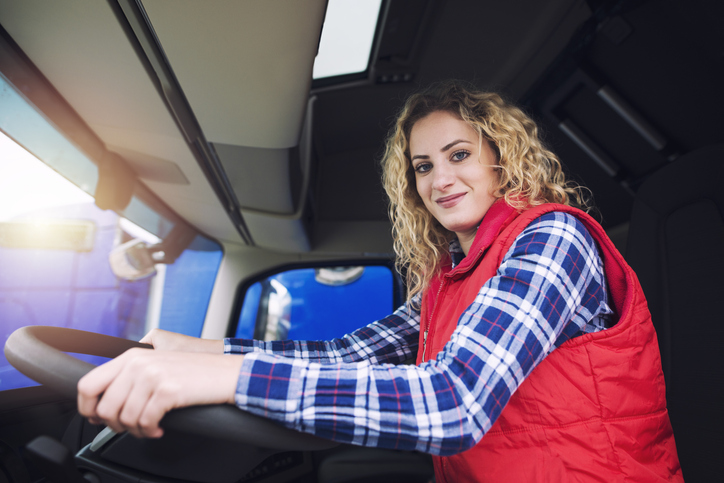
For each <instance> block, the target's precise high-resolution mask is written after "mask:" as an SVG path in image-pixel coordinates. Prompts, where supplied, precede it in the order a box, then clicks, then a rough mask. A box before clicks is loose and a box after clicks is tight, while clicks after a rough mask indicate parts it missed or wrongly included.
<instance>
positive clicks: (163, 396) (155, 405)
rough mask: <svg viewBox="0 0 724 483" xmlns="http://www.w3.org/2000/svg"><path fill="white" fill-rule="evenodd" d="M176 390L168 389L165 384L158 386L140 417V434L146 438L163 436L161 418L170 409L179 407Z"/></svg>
mask: <svg viewBox="0 0 724 483" xmlns="http://www.w3.org/2000/svg"><path fill="white" fill-rule="evenodd" d="M175 398H176V394H175V391H168V390H167V388H166V387H165V386H163V385H161V386H158V387H156V390H155V391H154V392H153V394H152V395H151V397H150V398H149V400H148V403H147V404H146V406H145V407H144V409H143V413H142V414H141V416H140V418H139V425H138V428H139V434H140V435H141V436H142V437H145V438H160V437H161V436H163V428H161V426H160V423H161V419H163V417H164V416H165V415H166V413H167V412H169V411H170V410H172V409H174V408H176V407H178V404H176V402H175Z"/></svg>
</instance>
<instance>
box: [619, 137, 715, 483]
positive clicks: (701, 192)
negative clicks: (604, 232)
mask: <svg viewBox="0 0 724 483" xmlns="http://www.w3.org/2000/svg"><path fill="white" fill-rule="evenodd" d="M626 258H627V259H628V261H629V263H630V264H631V266H632V267H633V269H634V270H635V271H636V273H637V274H638V276H639V279H640V281H641V285H642V286H643V289H644V293H645V294H646V298H647V300H648V302H649V307H650V309H651V314H652V318H653V323H654V326H655V327H656V332H657V334H658V339H659V345H660V347H661V358H662V363H663V367H664V374H665V376H666V383H667V400H668V407H669V413H670V416H671V423H672V425H673V428H674V436H675V438H676V444H677V450H678V452H679V459H680V461H681V467H682V470H683V473H684V478H685V479H686V481H687V482H689V483H690V482H697V481H721V479H722V478H723V476H722V466H721V463H720V460H719V458H720V457H721V455H722V453H723V452H724V145H722V146H713V147H708V148H704V149H700V150H698V151H694V152H692V153H690V154H687V155H685V156H681V157H680V158H678V159H677V160H676V161H675V162H673V163H671V164H670V165H668V166H666V167H665V168H664V169H662V170H660V171H658V172H657V173H655V174H654V175H652V176H651V177H650V178H649V179H647V180H646V182H645V183H644V184H643V185H642V186H641V188H640V189H639V191H638V192H637V193H636V200H635V202H634V208H633V213H632V216H631V227H630V231H629V237H628V244H627V249H626Z"/></svg>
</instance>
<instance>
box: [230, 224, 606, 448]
mask: <svg viewBox="0 0 724 483" xmlns="http://www.w3.org/2000/svg"><path fill="white" fill-rule="evenodd" d="M452 252H453V260H454V261H455V260H456V259H457V260H458V261H459V258H460V255H461V251H460V249H459V245H457V244H456V243H455V244H453V246H452ZM420 300H421V298H420V297H419V296H417V297H415V298H414V299H413V301H412V303H408V304H405V305H403V306H402V307H400V308H399V309H398V310H397V311H395V312H394V313H393V314H392V315H390V316H388V317H385V318H383V319H381V320H378V321H376V322H374V323H372V324H370V325H368V326H366V327H363V328H361V329H358V330H356V331H355V332H353V333H351V334H348V335H346V336H344V337H342V338H340V339H335V340H331V341H320V342H312V341H274V342H261V341H254V340H246V339H226V340H225V352H226V353H244V354H245V358H244V361H243V364H242V367H241V371H240V376H239V380H238V385H237V393H236V398H235V399H236V404H237V406H238V407H240V408H242V409H245V410H247V411H249V412H252V413H255V414H258V415H261V416H264V417H267V418H271V419H273V420H276V421H278V422H279V423H281V424H283V425H285V426H288V427H291V428H294V429H297V430H300V431H305V432H309V433H313V434H316V435H318V436H321V437H323V438H328V439H332V440H336V441H339V442H344V443H352V444H358V445H364V446H377V447H385V448H395V449H404V450H417V451H422V452H426V453H431V454H437V455H450V454H455V453H459V452H461V451H464V450H466V449H468V448H470V447H472V446H473V445H474V444H475V443H477V442H478V441H479V440H480V439H481V438H482V437H483V435H484V434H485V432H486V431H488V430H489V429H490V427H491V426H492V425H493V423H494V422H495V420H496V419H497V417H498V415H499V414H500V412H501V411H502V409H503V408H504V407H505V404H506V403H507V401H508V400H509V399H510V397H511V395H512V394H513V393H514V392H515V390H516V389H517V388H518V386H520V384H521V383H522V382H523V380H524V379H525V378H526V377H527V376H528V375H529V374H530V373H531V371H532V370H533V369H534V368H535V366H536V365H537V364H539V363H540V362H541V361H542V360H543V359H544V358H545V356H546V355H548V354H549V353H550V352H551V351H553V350H554V349H555V348H556V347H557V346H559V345H560V344H562V343H563V342H565V341H567V340H568V339H570V338H572V337H575V336H577V335H580V334H582V333H586V332H593V331H598V330H602V329H604V328H605V327H606V326H607V325H608V319H609V316H610V314H611V313H612V311H611V309H610V308H609V307H608V304H607V291H606V283H605V279H604V275H603V268H602V263H601V260H600V257H599V254H598V249H597V248H596V245H595V242H594V241H593V239H592V238H591V236H590V234H589V233H588V231H587V230H586V229H585V228H584V227H583V225H582V224H581V223H580V222H578V220H577V219H576V218H575V217H573V216H571V215H568V214H564V213H548V214H546V215H543V216H541V217H540V218H538V219H536V220H534V221H533V223H531V224H530V225H529V226H528V227H527V228H526V229H525V230H524V231H523V232H522V233H521V234H520V235H519V236H518V238H517V239H516V240H515V242H514V244H513V246H512V247H511V249H510V250H509V251H508V253H507V254H506V256H505V258H504V259H503V262H502V264H501V266H500V268H499V269H498V271H497V274H496V275H495V276H494V277H493V278H491V279H490V280H489V281H488V282H487V283H485V284H484V285H483V286H482V287H481V288H480V291H479V293H478V295H477V297H476V299H475V301H474V302H473V303H472V304H471V305H470V306H469V307H468V309H467V310H466V311H465V312H464V313H463V314H462V315H461V316H460V319H459V320H458V325H457V328H456V329H455V331H454V332H453V335H452V337H451V339H450V341H449V342H448V343H447V345H446V346H445V348H444V350H443V351H442V352H441V353H440V354H438V356H437V357H436V358H435V359H434V360H430V361H426V362H424V363H422V364H421V365H419V366H414V365H398V364H400V363H402V362H404V361H406V360H409V359H411V358H412V357H414V356H415V354H416V353H417V350H418V341H419V328H420V323H419V316H420V314H419V311H418V310H416V309H415V307H419V306H420ZM546 315H547V316H546ZM341 316H343V314H342V315H341ZM494 326H495V327H499V328H502V329H503V330H490V329H491V328H493V327H494ZM463 354H464V357H462V355H463ZM459 356H460V357H459ZM463 359H464V362H463ZM471 371H472V373H471Z"/></svg>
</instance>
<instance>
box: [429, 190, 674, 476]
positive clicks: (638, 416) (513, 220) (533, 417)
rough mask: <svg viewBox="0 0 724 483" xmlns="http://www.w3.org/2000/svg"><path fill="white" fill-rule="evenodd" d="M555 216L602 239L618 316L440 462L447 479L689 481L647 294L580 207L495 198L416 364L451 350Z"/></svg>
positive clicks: (434, 303)
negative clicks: (521, 204)
mask: <svg viewBox="0 0 724 483" xmlns="http://www.w3.org/2000/svg"><path fill="white" fill-rule="evenodd" d="M551 211H562V212H567V213H571V214H573V215H574V216H576V217H577V218H578V219H579V220H580V221H581V222H582V223H583V224H584V225H585V226H586V228H587V229H588V231H589V232H590V233H591V235H592V236H593V238H594V240H596V242H597V243H598V247H599V250H600V253H601V258H602V260H603V264H604V271H605V274H606V279H607V282H608V289H609V294H610V301H609V303H610V305H611V307H612V309H613V310H614V311H615V312H616V314H617V317H618V322H617V323H616V325H615V326H614V327H611V328H609V329H607V330H604V331H601V332H597V333H593V334H587V335H583V336H579V337H576V338H574V339H571V340H569V341H567V342H566V343H564V344H563V345H561V346H560V347H559V348H557V349H555V350H554V351H553V352H552V353H551V354H550V355H548V357H546V358H545V359H544V360H543V362H541V363H540V364H539V365H538V366H537V367H536V368H535V369H534V370H533V372H532V373H531V374H530V376H529V377H528V378H527V379H526V380H525V381H524V382H523V384H521V386H520V387H519V388H518V390H517V391H516V392H515V393H514V394H513V396H512V397H511V399H510V401H509V402H508V404H507V406H506V407H505V408H504V409H503V412H502V413H501V415H500V417H499V418H498V420H497V421H496V422H495V423H494V424H493V426H492V428H491V429H490V430H489V431H488V432H487V433H486V434H485V436H484V437H483V439H482V440H481V441H480V442H479V443H478V444H477V445H475V446H474V447H473V448H471V449H469V450H467V451H464V452H462V453H459V454H457V455H454V456H448V457H434V463H435V474H436V481H437V482H438V483H466V482H497V481H501V482H529V481H551V482H562V481H601V482H606V483H609V482H615V481H627V482H648V481H683V478H682V474H681V467H680V466H679V460H678V457H677V454H676V445H675V443H674V435H673V432H672V429H671V423H670V422H669V416H668V412H667V410H666V398H665V395H666V393H665V387H664V377H663V373H662V371H661V359H660V356H659V346H658V342H657V339H656V333H655V331H654V328H653V325H652V324H651V315H650V314H649V310H648V307H647V305H646V299H645V298H644V295H643V291H642V290H641V286H640V285H639V282H638V279H637V278H636V275H635V274H634V272H633V270H632V269H631V268H630V267H629V266H628V265H627V264H626V262H625V261H624V260H623V257H622V256H621V255H620V254H619V252H618V251H617V250H616V248H615V247H614V246H613V243H612V242H611V241H610V240H609V238H608V237H607V236H606V234H605V232H604V231H603V228H601V226H600V225H599V224H598V223H596V221H594V220H593V219H592V218H591V217H590V216H588V215H587V214H585V213H584V212H582V211H580V210H577V209H575V208H571V207H568V206H563V205H556V204H544V205H541V206H537V207H534V208H531V209H529V210H527V211H523V212H522V213H519V212H517V211H515V210H513V209H512V208H511V207H509V206H508V205H507V204H505V203H504V202H502V201H499V202H497V203H495V204H494V205H493V206H492V207H491V208H490V210H489V211H488V213H487V214H486V215H485V218H484V220H483V223H482V225H481V226H480V228H479V230H478V234H477V236H476V238H475V241H474V242H473V245H472V247H471V248H470V250H469V252H468V255H467V256H466V257H465V259H464V260H463V261H462V262H461V263H460V265H458V266H457V267H455V269H453V270H451V269H450V266H449V265H448V266H447V267H444V268H443V270H442V272H441V274H440V276H438V277H437V278H436V279H435V280H433V282H432V283H431V285H430V288H429V289H428V290H427V291H426V294H425V297H424V298H423V306H422V313H421V328H420V329H421V330H420V347H421V348H423V347H424V349H422V350H420V352H419V354H418V360H417V362H418V364H420V362H421V361H422V360H429V359H430V358H434V357H435V356H436V355H437V353H438V352H440V351H441V350H443V348H444V346H445V344H446V343H447V341H448V340H449V339H450V337H451V335H452V332H453V331H454V330H455V326H456V324H457V321H458V319H459V317H460V315H461V313H462V312H463V311H464V310H465V309H466V308H467V307H468V306H469V305H470V304H471V303H472V302H473V300H474V298H475V296H476V295H477V293H478V291H479V289H480V287H481V286H482V285H483V284H484V283H485V282H486V281H487V280H488V279H490V278H491V277H492V276H494V275H495V273H496V271H497V269H498V267H499V266H500V263H501V261H502V259H503V257H504V255H505V254H506V252H507V251H508V249H509V248H510V247H511V246H512V244H513V242H514V240H515V238H516V237H517V236H518V235H519V234H520V233H521V232H522V231H523V229H525V227H526V226H528V225H529V224H530V223H531V222H532V221H533V220H534V219H536V218H538V217H539V216H541V215H543V214H544V213H548V212H551ZM426 332H427V337H426V342H425V333H426ZM423 351H424V354H423Z"/></svg>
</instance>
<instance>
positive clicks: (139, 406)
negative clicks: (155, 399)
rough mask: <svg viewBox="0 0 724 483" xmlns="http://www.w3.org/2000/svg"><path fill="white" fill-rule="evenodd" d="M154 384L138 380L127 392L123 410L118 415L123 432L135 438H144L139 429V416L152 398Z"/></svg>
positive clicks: (141, 430)
mask: <svg viewBox="0 0 724 483" xmlns="http://www.w3.org/2000/svg"><path fill="white" fill-rule="evenodd" d="M155 387H156V384H155V383H149V380H148V379H145V378H139V379H138V380H136V381H135V383H134V384H133V386H132V387H131V389H130V391H129V392H128V394H127V396H126V399H125V402H124V404H123V408H122V409H121V412H120V415H119V422H120V424H121V425H122V426H123V428H124V429H125V430H127V431H128V432H130V433H131V434H132V435H134V436H136V437H139V438H140V437H144V436H145V434H144V432H143V428H142V427H141V422H140V419H141V415H142V414H143V412H144V409H145V408H146V406H147V405H148V403H149V400H150V399H151V398H152V396H153V393H154V390H155Z"/></svg>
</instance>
